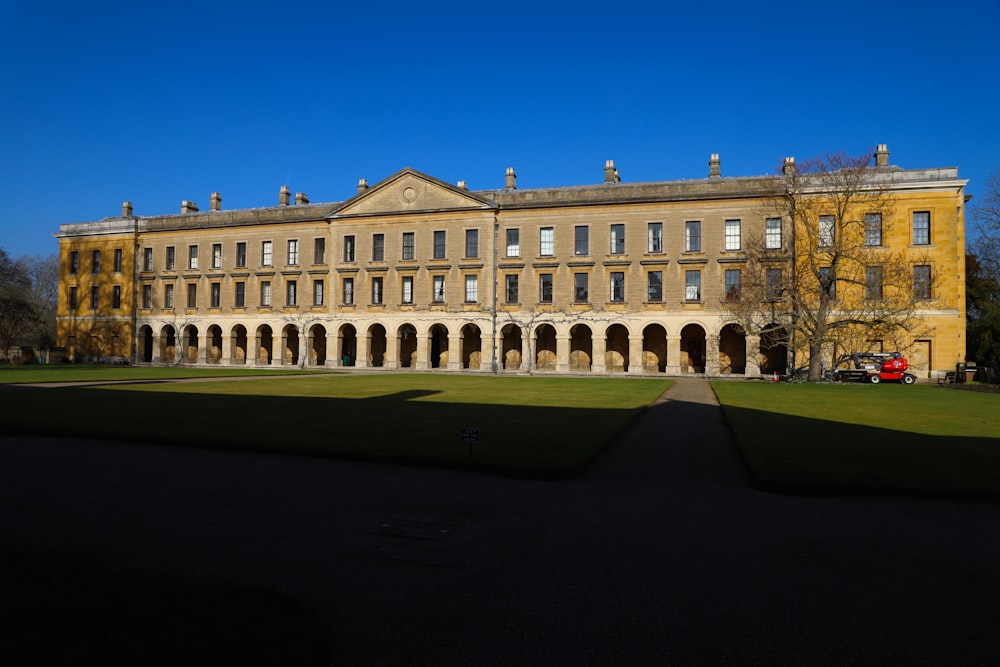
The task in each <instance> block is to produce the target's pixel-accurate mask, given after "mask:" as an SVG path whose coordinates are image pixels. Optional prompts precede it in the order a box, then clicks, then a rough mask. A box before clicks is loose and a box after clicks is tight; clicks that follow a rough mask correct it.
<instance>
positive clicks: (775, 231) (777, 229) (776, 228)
mask: <svg viewBox="0 0 1000 667" xmlns="http://www.w3.org/2000/svg"><path fill="white" fill-rule="evenodd" d="M764 248H766V249H767V250H781V218H768V219H767V220H765V221H764Z"/></svg>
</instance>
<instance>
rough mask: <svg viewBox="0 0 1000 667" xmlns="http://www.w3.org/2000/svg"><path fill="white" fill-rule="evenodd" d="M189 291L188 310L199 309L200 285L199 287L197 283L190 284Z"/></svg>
mask: <svg viewBox="0 0 1000 667" xmlns="http://www.w3.org/2000/svg"><path fill="white" fill-rule="evenodd" d="M187 291H188V295H187V296H188V300H187V307H188V308H197V307H198V285H197V283H188V286H187Z"/></svg>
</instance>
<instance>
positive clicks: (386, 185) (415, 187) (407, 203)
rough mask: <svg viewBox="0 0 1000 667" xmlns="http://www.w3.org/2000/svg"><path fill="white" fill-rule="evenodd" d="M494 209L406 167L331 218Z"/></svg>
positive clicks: (355, 199) (477, 198) (362, 194)
mask: <svg viewBox="0 0 1000 667" xmlns="http://www.w3.org/2000/svg"><path fill="white" fill-rule="evenodd" d="M490 208H493V204H492V203H491V202H490V201H488V200H486V199H484V198H482V197H480V196H478V195H475V194H473V193H471V192H469V191H468V190H464V189H462V188H459V187H456V186H454V185H450V184H448V183H445V182H444V181H440V180H438V179H436V178H433V177H431V176H428V175H427V174H423V173H421V172H419V171H416V170H414V169H410V168H406V169H403V170H401V171H398V172H396V173H395V174H393V175H392V176H390V177H389V178H387V179H385V180H383V181H380V182H379V183H377V184H375V185H374V186H372V187H370V188H368V189H367V190H364V191H363V192H359V193H358V194H357V195H355V196H354V197H352V198H351V199H348V200H347V201H345V202H344V203H343V204H342V205H341V206H340V208H338V209H337V210H336V211H334V212H333V213H332V214H331V215H330V216H329V218H330V219H337V218H348V217H360V216H370V215H392V214H398V213H420V212H437V211H468V210H484V209H490Z"/></svg>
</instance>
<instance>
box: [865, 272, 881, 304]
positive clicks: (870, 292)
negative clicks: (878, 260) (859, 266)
mask: <svg viewBox="0 0 1000 667" xmlns="http://www.w3.org/2000/svg"><path fill="white" fill-rule="evenodd" d="M865 298H867V299H881V298H882V267H881V266H869V267H867V268H866V269H865Z"/></svg>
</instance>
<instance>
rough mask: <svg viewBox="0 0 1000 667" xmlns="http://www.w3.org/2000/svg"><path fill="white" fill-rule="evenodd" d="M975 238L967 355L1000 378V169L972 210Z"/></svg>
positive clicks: (969, 260)
mask: <svg viewBox="0 0 1000 667" xmlns="http://www.w3.org/2000/svg"><path fill="white" fill-rule="evenodd" d="M969 213H970V217H971V218H972V230H973V232H974V233H975V237H974V238H973V239H972V241H971V243H970V244H969V250H970V252H969V254H968V256H967V258H966V260H967V261H966V267H965V269H966V290H965V299H966V311H967V317H968V325H967V334H968V345H967V348H966V358H967V359H969V360H971V361H975V362H976V363H977V364H978V365H979V366H981V367H986V368H988V369H990V370H989V373H990V377H991V380H992V381H996V380H997V378H998V377H1000V169H998V170H997V171H995V172H994V173H993V175H992V176H990V178H989V180H987V182H986V187H985V188H984V190H983V195H982V199H981V200H980V201H979V202H976V201H973V205H972V206H971V207H970V209H969Z"/></svg>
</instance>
